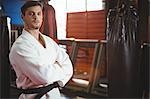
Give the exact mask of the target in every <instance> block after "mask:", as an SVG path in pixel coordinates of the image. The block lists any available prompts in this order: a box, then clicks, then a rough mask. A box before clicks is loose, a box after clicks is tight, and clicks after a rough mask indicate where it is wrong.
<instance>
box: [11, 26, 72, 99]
mask: <svg viewBox="0 0 150 99" xmlns="http://www.w3.org/2000/svg"><path fill="white" fill-rule="evenodd" d="M41 36H42V37H43V38H44V41H45V45H46V48H44V47H43V46H42V45H41V44H40V43H39V42H38V41H37V40H36V39H35V38H34V37H33V36H32V35H31V34H30V33H28V32H27V31H25V30H24V29H23V31H22V34H21V35H20V36H19V37H18V38H17V40H16V41H15V43H14V44H13V46H12V48H11V51H10V54H9V59H10V63H11V65H12V66H13V68H14V70H15V72H16V75H17V79H16V84H17V87H18V88H23V89H27V88H35V87H41V86H46V85H48V84H51V83H53V82H55V81H58V80H60V81H62V82H63V85H65V84H66V83H67V82H68V81H69V80H70V78H71V76H72V74H73V67H72V63H71V61H70V59H69V56H68V54H67V53H66V52H65V51H64V50H62V49H61V48H60V47H59V46H58V44H57V43H55V41H53V40H52V39H51V38H49V37H48V36H45V35H43V34H41ZM33 96H34V95H33V94H21V95H20V97H19V99H33ZM41 99H61V97H60V92H59V89H58V88H54V89H53V90H51V91H49V92H48V93H47V94H46V95H44V96H43V97H42V98H41Z"/></svg>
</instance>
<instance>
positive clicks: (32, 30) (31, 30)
mask: <svg viewBox="0 0 150 99" xmlns="http://www.w3.org/2000/svg"><path fill="white" fill-rule="evenodd" d="M25 30H26V31H28V32H29V33H30V34H31V35H32V36H33V37H35V38H36V39H37V40H39V33H40V31H39V29H27V28H25Z"/></svg>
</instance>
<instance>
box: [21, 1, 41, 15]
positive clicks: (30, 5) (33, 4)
mask: <svg viewBox="0 0 150 99" xmlns="http://www.w3.org/2000/svg"><path fill="white" fill-rule="evenodd" d="M33 6H40V7H41V8H42V9H43V5H42V3H41V2H39V1H27V2H25V4H24V5H23V6H22V7H21V13H22V14H23V15H25V12H26V10H27V9H28V8H29V7H33Z"/></svg>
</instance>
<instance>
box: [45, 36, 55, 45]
mask: <svg viewBox="0 0 150 99" xmlns="http://www.w3.org/2000/svg"><path fill="white" fill-rule="evenodd" d="M42 36H43V37H44V39H45V40H46V42H48V43H52V44H56V45H57V42H56V41H55V40H54V39H52V38H51V37H49V36H46V35H44V34H42Z"/></svg>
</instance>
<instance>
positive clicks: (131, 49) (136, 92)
mask: <svg viewBox="0 0 150 99" xmlns="http://www.w3.org/2000/svg"><path fill="white" fill-rule="evenodd" d="M128 3H129V1H128V0H126V2H122V4H120V6H118V7H117V8H115V9H111V10H110V11H109V13H108V17H107V41H108V43H107V56H108V61H107V62H108V83H109V88H108V96H109V97H110V98H137V97H141V88H140V70H139V48H140V45H139V44H138V35H137V22H138V16H137V12H136V9H135V8H134V7H133V6H130V5H129V4H128Z"/></svg>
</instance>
